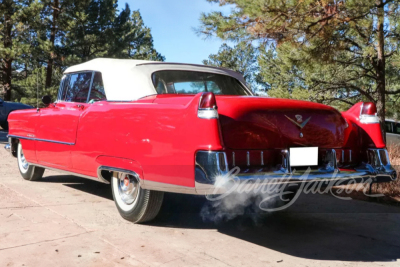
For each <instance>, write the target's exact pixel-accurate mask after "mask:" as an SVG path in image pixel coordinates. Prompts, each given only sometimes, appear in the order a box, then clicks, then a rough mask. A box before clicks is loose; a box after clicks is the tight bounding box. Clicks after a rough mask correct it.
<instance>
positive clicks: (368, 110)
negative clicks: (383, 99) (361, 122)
mask: <svg viewBox="0 0 400 267" xmlns="http://www.w3.org/2000/svg"><path fill="white" fill-rule="evenodd" d="M375 114H376V106H375V104H374V103H373V102H365V103H364V104H363V106H362V109H361V115H375Z"/></svg>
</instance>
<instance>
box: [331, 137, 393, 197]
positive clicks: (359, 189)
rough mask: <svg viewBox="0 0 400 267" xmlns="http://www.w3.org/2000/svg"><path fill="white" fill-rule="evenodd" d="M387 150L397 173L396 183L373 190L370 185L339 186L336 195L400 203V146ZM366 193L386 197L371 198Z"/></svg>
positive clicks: (379, 185) (389, 147)
mask: <svg viewBox="0 0 400 267" xmlns="http://www.w3.org/2000/svg"><path fill="white" fill-rule="evenodd" d="M387 150H388V153H389V158H390V163H391V164H392V166H393V168H394V169H395V170H396V172H397V179H396V180H395V181H393V182H388V183H380V184H373V185H372V187H371V188H370V185H369V184H358V185H348V186H338V187H337V188H335V189H336V190H335V194H338V195H341V196H348V197H351V198H354V199H360V200H371V199H374V200H376V201H378V202H386V203H388V202H390V203H400V179H399V178H400V145H393V144H392V145H388V147H387ZM345 190H346V191H347V193H346V191H345ZM366 193H367V194H369V193H371V194H372V195H376V194H383V195H384V196H383V197H379V198H370V197H368V196H367V195H366Z"/></svg>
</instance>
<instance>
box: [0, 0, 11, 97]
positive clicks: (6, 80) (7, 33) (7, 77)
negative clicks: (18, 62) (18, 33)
mask: <svg viewBox="0 0 400 267" xmlns="http://www.w3.org/2000/svg"><path fill="white" fill-rule="evenodd" d="M4 5H6V6H7V7H6V8H7V9H8V10H7V12H6V13H5V14H4V41H3V45H4V48H5V49H10V50H11V49H12V38H11V32H12V21H11V16H12V10H11V9H12V1H6V2H5V3H4ZM12 62H13V59H12V58H10V57H9V56H6V58H4V59H2V65H3V66H2V78H3V79H2V86H3V94H4V96H3V97H4V100H5V101H10V100H11V78H12V77H11V76H12Z"/></svg>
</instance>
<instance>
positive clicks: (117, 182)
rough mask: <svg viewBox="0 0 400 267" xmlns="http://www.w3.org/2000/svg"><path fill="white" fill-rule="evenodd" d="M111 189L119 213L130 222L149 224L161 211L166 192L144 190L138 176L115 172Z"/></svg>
mask: <svg viewBox="0 0 400 267" xmlns="http://www.w3.org/2000/svg"><path fill="white" fill-rule="evenodd" d="M111 188H112V193H113V197H114V202H115V205H116V206H117V208H118V211H119V213H120V214H121V216H122V217H123V218H124V219H126V220H128V221H131V222H134V223H144V222H148V221H151V220H153V219H154V218H155V217H156V216H157V214H158V212H159V211H160V208H161V205H162V202H163V199H164V192H160V191H153V190H147V189H142V188H141V187H140V181H139V178H138V177H137V176H136V175H131V174H127V173H122V172H114V173H113V177H112V179H111Z"/></svg>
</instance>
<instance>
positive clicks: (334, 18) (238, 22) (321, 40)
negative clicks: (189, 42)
mask: <svg viewBox="0 0 400 267" xmlns="http://www.w3.org/2000/svg"><path fill="white" fill-rule="evenodd" d="M208 1H209V2H220V4H221V5H224V4H233V5H234V6H235V8H234V9H233V12H232V13H231V14H229V15H227V16H225V15H223V14H222V13H219V12H212V13H210V14H203V15H202V18H201V20H202V26H201V28H200V29H198V31H199V32H201V33H203V34H206V35H213V34H215V35H216V36H218V37H220V38H223V39H227V40H233V41H241V40H258V41H260V42H263V43H265V44H271V42H272V43H274V44H275V45H276V46H277V47H278V48H279V49H280V47H281V46H284V45H285V47H284V48H282V49H283V50H286V51H287V53H288V54H286V58H284V59H282V60H283V61H287V62H289V60H290V61H291V64H295V65H294V67H293V68H288V69H287V70H288V71H292V72H293V73H295V74H298V75H300V76H294V77H293V79H292V80H293V81H295V82H298V84H304V85H305V86H306V88H307V89H310V88H311V89H314V88H317V89H318V88H319V89H320V90H321V91H325V93H327V94H328V93H329V92H330V95H331V97H338V98H341V99H343V100H345V97H342V96H343V95H346V94H347V96H353V95H358V96H359V97H360V98H364V99H366V100H368V101H373V102H375V103H376V105H377V108H378V115H379V116H380V119H381V121H382V122H383V121H384V119H385V107H386V101H385V96H387V95H393V94H398V93H400V90H397V89H395V90H393V89H392V88H388V87H387V85H386V82H387V80H388V77H387V74H388V71H389V69H390V67H388V66H387V63H388V62H389V61H390V62H391V61H392V60H391V58H393V57H394V56H395V54H396V53H397V52H398V49H399V47H398V44H399V41H400V32H399V27H398V17H399V15H400V8H399V1H390V0H389V1H383V0H376V1H370V0H357V1H356V0H343V1H335V0H326V1H312V0H305V1H277V0H259V1H252V0H224V1H218V0H208ZM279 49H278V50H279ZM289 50H290V51H291V52H290V53H289V52H288V51H289ZM300 54H301V58H299V57H298V55H300ZM292 55H294V56H293V57H292ZM276 56H277V57H280V56H281V52H280V51H278V52H277V54H276ZM278 60H279V59H278ZM261 67H262V68H263V67H265V66H261ZM310 70H312V71H315V72H313V73H315V75H313V78H310V77H309V75H310V74H311V72H310ZM316 74H322V75H321V76H318V75H316ZM288 75H290V73H288ZM302 75H303V76H302ZM300 77H302V79H305V80H306V82H305V81H302V80H301V79H300ZM296 79H300V80H296ZM310 81H312V86H311V87H310V86H309V82H310ZM287 85H288V86H289V87H290V86H291V84H290V83H289V84H287ZM319 89H318V90H319ZM347 92H348V93H347ZM343 93H344V94H343ZM342 94H343V95H342ZM349 103H352V102H351V101H350V102H349Z"/></svg>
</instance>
